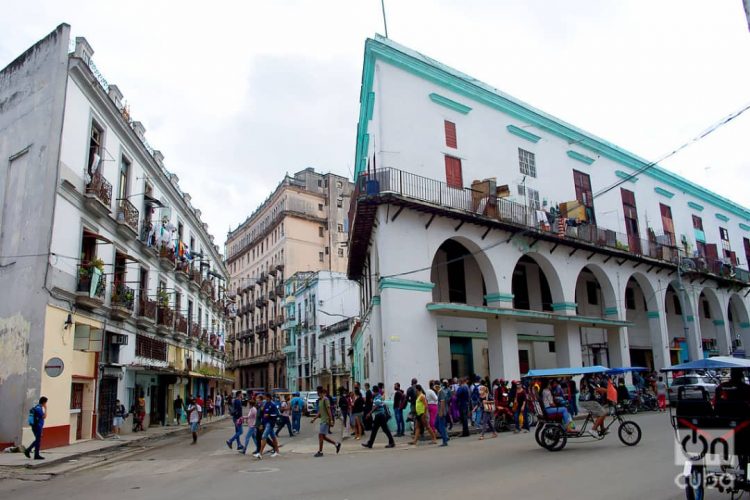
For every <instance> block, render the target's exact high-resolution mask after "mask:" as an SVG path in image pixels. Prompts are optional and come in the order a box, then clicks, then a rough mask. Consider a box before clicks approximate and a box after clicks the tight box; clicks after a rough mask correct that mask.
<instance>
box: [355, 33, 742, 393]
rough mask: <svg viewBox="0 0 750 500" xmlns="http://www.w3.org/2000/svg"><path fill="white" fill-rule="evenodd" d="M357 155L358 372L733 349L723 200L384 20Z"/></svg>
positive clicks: (368, 65)
mask: <svg viewBox="0 0 750 500" xmlns="http://www.w3.org/2000/svg"><path fill="white" fill-rule="evenodd" d="M355 162H356V172H355V181H356V185H355V192H354V194H353V197H352V203H351V207H350V212H349V219H350V228H351V233H350V239H349V267H348V275H349V277H350V278H351V279H356V280H358V281H359V282H360V284H361V315H360V320H359V323H358V325H357V326H356V328H355V331H354V333H353V339H352V346H353V352H352V356H353V358H354V359H353V366H354V374H353V375H354V379H355V380H359V381H363V382H364V381H369V382H380V381H383V382H385V383H386V385H389V384H392V383H393V382H397V381H398V382H401V383H405V382H406V381H408V380H409V379H411V378H412V377H417V378H418V379H419V380H420V381H422V380H427V379H430V378H437V377H441V378H442V377H452V376H463V375H469V374H478V375H481V376H491V377H493V378H494V377H504V378H518V377H519V376H520V375H521V374H523V373H525V372H526V371H528V370H529V369H532V368H547V367H555V366H582V365H592V364H607V365H610V366H633V365H643V366H647V367H650V368H653V369H659V368H663V367H665V366H669V365H670V364H672V363H676V362H681V361H685V360H689V359H690V360H692V359H697V358H701V357H704V356H709V355H714V354H725V355H729V354H732V355H736V356H744V349H745V346H747V345H748V343H749V342H750V318H749V317H748V299H747V295H748V292H749V291H750V288H749V287H750V283H749V282H750V274H749V273H748V270H747V269H748V266H747V262H748V259H749V258H750V240H749V239H748V238H749V237H750V211H748V209H746V208H744V207H742V206H740V205H738V204H736V203H734V202H731V201H729V200H727V199H725V198H723V197H721V196H719V195H717V194H715V193H712V192H710V191H708V190H706V189H705V188H702V187H701V186H698V185H696V184H693V183H691V182H690V181H688V180H686V179H684V178H681V177H679V176H677V175H675V174H673V173H671V172H670V171H668V170H665V169H663V168H662V167H659V166H656V165H650V164H649V162H647V161H646V160H643V159H641V158H639V157H637V156H635V155H633V154H632V153H629V152H627V151H624V150H622V149H621V148H619V147H617V146H615V145H613V144H610V143H608V142H606V141H604V140H603V139H600V138H598V137H596V136H594V135H591V134H589V133H587V132H584V131H582V130H580V129H578V128H576V127H573V126H572V125H570V124H567V123H565V122H563V121H561V120H559V119H557V118H554V117H552V116H550V115H547V114H545V113H543V112H542V111H539V110H536V109H534V108H532V107H531V106H529V105H527V104H525V103H522V102H520V101H518V100H517V99H515V98H513V97H511V96H508V95H506V94H503V93H501V92H499V91H497V90H496V89H494V88H492V87H490V86H487V85H485V84H482V83H481V82H478V81H477V80H475V79H473V78H471V77H469V76H467V75H465V74H462V73H460V72H458V71H456V70H453V69H451V68H448V67H446V66H444V65H442V64H440V63H438V62H436V61H434V60H432V59H430V58H428V57H425V56H423V55H421V54H419V53H417V52H415V51H413V50H410V49H408V48H406V47H403V46H400V45H398V44H396V43H394V42H393V41H391V40H389V39H385V38H382V37H376V38H375V39H370V40H368V41H367V42H366V45H365V55H364V68H363V74H362V90H361V95H360V116H359V124H358V129H357V148H356V158H355ZM654 214H656V215H654Z"/></svg>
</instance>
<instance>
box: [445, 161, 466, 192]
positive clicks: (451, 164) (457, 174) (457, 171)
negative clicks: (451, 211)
mask: <svg viewBox="0 0 750 500" xmlns="http://www.w3.org/2000/svg"><path fill="white" fill-rule="evenodd" d="M445 182H446V183H447V184H448V187H452V188H456V189H463V187H464V179H463V173H462V171H461V159H460V158H456V157H453V156H447V155H446V157H445Z"/></svg>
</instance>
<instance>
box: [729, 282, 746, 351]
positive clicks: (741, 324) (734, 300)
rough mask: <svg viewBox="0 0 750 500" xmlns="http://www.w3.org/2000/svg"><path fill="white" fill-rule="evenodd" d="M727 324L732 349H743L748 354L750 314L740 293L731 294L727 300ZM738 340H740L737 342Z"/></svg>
mask: <svg viewBox="0 0 750 500" xmlns="http://www.w3.org/2000/svg"><path fill="white" fill-rule="evenodd" d="M727 324H728V326H729V334H730V341H731V342H732V347H733V349H732V351H733V352H734V351H737V350H739V351H743V352H744V354H745V356H747V352H748V350H750V314H748V310H747V306H746V305H745V301H744V300H742V297H740V295H739V294H738V293H733V294H731V295H730V296H729V300H728V301H727ZM737 340H739V341H740V342H739V343H737V342H736V341H737Z"/></svg>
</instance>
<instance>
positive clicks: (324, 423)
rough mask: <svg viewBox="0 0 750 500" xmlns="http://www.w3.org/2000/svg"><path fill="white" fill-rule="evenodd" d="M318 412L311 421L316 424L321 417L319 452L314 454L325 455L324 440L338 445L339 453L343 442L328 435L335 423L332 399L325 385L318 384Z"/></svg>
mask: <svg viewBox="0 0 750 500" xmlns="http://www.w3.org/2000/svg"><path fill="white" fill-rule="evenodd" d="M317 391H318V414H317V415H316V416H315V417H314V418H313V419H312V420H311V421H310V423H311V424H314V423H315V421H316V420H318V419H320V426H319V428H318V452H317V453H316V454H315V455H313V456H314V457H322V456H323V442H326V441H327V442H329V443H331V444H332V445H333V446H335V447H336V454H337V455H338V453H339V450H341V443H340V442H336V441H334V440H333V439H331V438H329V437H328V434H329V433H331V432H333V424H334V422H335V420H334V418H333V407H332V406H331V400H330V399H328V396H327V394H326V390H325V389H324V388H323V386H321V385H319V386H318V389H317Z"/></svg>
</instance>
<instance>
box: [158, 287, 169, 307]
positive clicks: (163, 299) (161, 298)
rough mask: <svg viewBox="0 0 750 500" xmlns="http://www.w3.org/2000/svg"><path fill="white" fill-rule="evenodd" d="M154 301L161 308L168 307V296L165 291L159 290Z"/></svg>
mask: <svg viewBox="0 0 750 500" xmlns="http://www.w3.org/2000/svg"><path fill="white" fill-rule="evenodd" d="M156 301H157V303H158V305H159V307H161V308H166V307H169V294H168V293H167V291H166V290H164V289H160V290H158V291H157V292H156Z"/></svg>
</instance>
